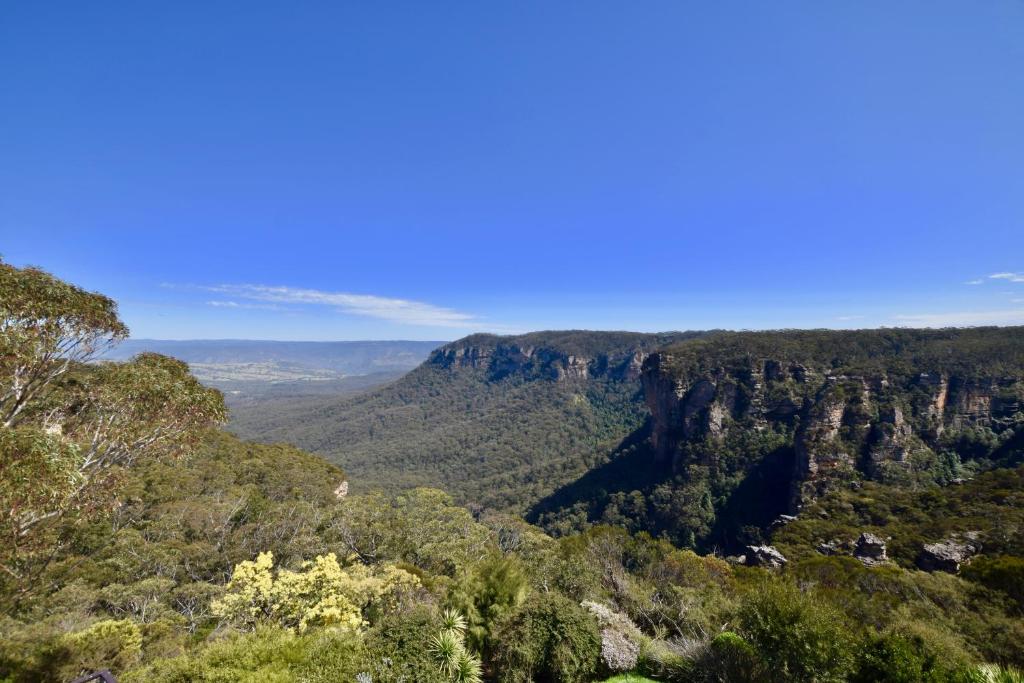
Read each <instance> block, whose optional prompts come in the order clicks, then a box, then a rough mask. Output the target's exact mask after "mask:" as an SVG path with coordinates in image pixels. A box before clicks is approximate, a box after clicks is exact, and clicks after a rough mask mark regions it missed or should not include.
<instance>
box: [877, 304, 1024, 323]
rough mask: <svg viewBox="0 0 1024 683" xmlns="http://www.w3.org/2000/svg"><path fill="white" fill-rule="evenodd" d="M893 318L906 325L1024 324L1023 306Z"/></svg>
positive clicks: (918, 314)
mask: <svg viewBox="0 0 1024 683" xmlns="http://www.w3.org/2000/svg"><path fill="white" fill-rule="evenodd" d="M893 320H896V321H898V322H899V324H900V325H905V326H908V327H958V326H971V325H1024V308H1015V309H1004V310H996V311H957V312H950V313H915V314H912V315H896V316H893Z"/></svg>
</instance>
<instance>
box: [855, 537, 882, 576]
mask: <svg viewBox="0 0 1024 683" xmlns="http://www.w3.org/2000/svg"><path fill="white" fill-rule="evenodd" d="M853 556H854V557H856V558H857V559H858V560H860V561H861V562H863V563H864V564H865V565H867V566H869V567H872V566H875V565H879V564H884V563H886V562H888V561H889V557H888V555H886V550H885V541H884V540H882V539H881V538H879V537H878V536H875V535H874V534H870V533H867V532H864V533H862V534H861V535H860V537H859V538H858V539H857V543H856V544H855V545H854V548H853Z"/></svg>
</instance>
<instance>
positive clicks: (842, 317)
mask: <svg viewBox="0 0 1024 683" xmlns="http://www.w3.org/2000/svg"><path fill="white" fill-rule="evenodd" d="M863 317H864V316H862V315H837V316H836V320H844V321H845V320H861V319H862V318H863Z"/></svg>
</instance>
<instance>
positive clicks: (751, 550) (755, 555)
mask: <svg viewBox="0 0 1024 683" xmlns="http://www.w3.org/2000/svg"><path fill="white" fill-rule="evenodd" d="M745 558H746V560H745V563H746V564H747V565H749V566H751V567H767V568H769V569H779V568H780V567H784V566H785V565H786V562H788V560H787V559H786V556H785V555H783V554H782V553H780V552H779V551H778V550H777V549H776V548H775V546H771V545H748V546H747V553H746V555H745Z"/></svg>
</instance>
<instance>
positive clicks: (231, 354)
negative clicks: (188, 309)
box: [105, 339, 444, 412]
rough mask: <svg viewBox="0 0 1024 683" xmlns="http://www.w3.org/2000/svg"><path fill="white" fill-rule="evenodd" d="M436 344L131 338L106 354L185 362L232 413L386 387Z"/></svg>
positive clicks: (414, 342) (119, 358)
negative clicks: (259, 404)
mask: <svg viewBox="0 0 1024 683" xmlns="http://www.w3.org/2000/svg"><path fill="white" fill-rule="evenodd" d="M443 343H444V342H440V341H436V342H435V341H403V340H395V341H332V342H298V341H261V340H252V339H193V340H166V339H129V340H126V341H125V342H123V343H122V344H120V345H118V346H117V347H115V348H114V349H112V350H111V351H110V352H109V353H107V354H106V356H105V358H106V359H108V360H126V359H128V358H131V357H132V356H135V355H136V354H138V353H142V352H145V351H150V352H154V353H161V354H164V355H167V356H173V357H174V358H178V359H180V360H183V361H185V362H186V363H188V364H189V366H190V367H191V369H192V372H193V373H194V374H195V375H196V377H198V378H199V379H200V380H202V381H203V383H205V384H207V385H209V386H213V387H216V388H217V389H220V390H221V391H223V392H225V395H226V396H227V398H228V401H229V404H230V405H231V407H232V409H233V410H235V411H236V412H237V411H239V410H241V409H243V407H244V406H245V405H247V403H248V402H249V401H260V400H262V399H265V398H274V399H281V398H288V399H295V398H298V397H302V396H309V395H317V396H322V395H332V396H337V395H344V394H350V393H353V392H357V391H360V390H362V389H367V388H370V387H374V386H378V385H380V384H384V383H385V382H388V381H390V380H392V379H395V378H397V377H399V376H401V375H402V374H404V373H405V372H408V371H409V370H411V369H413V368H415V367H416V366H417V365H419V364H420V363H422V362H423V361H424V360H426V358H427V356H428V355H429V354H430V352H431V351H433V350H434V349H435V348H437V347H438V346H440V345H441V344H443Z"/></svg>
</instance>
